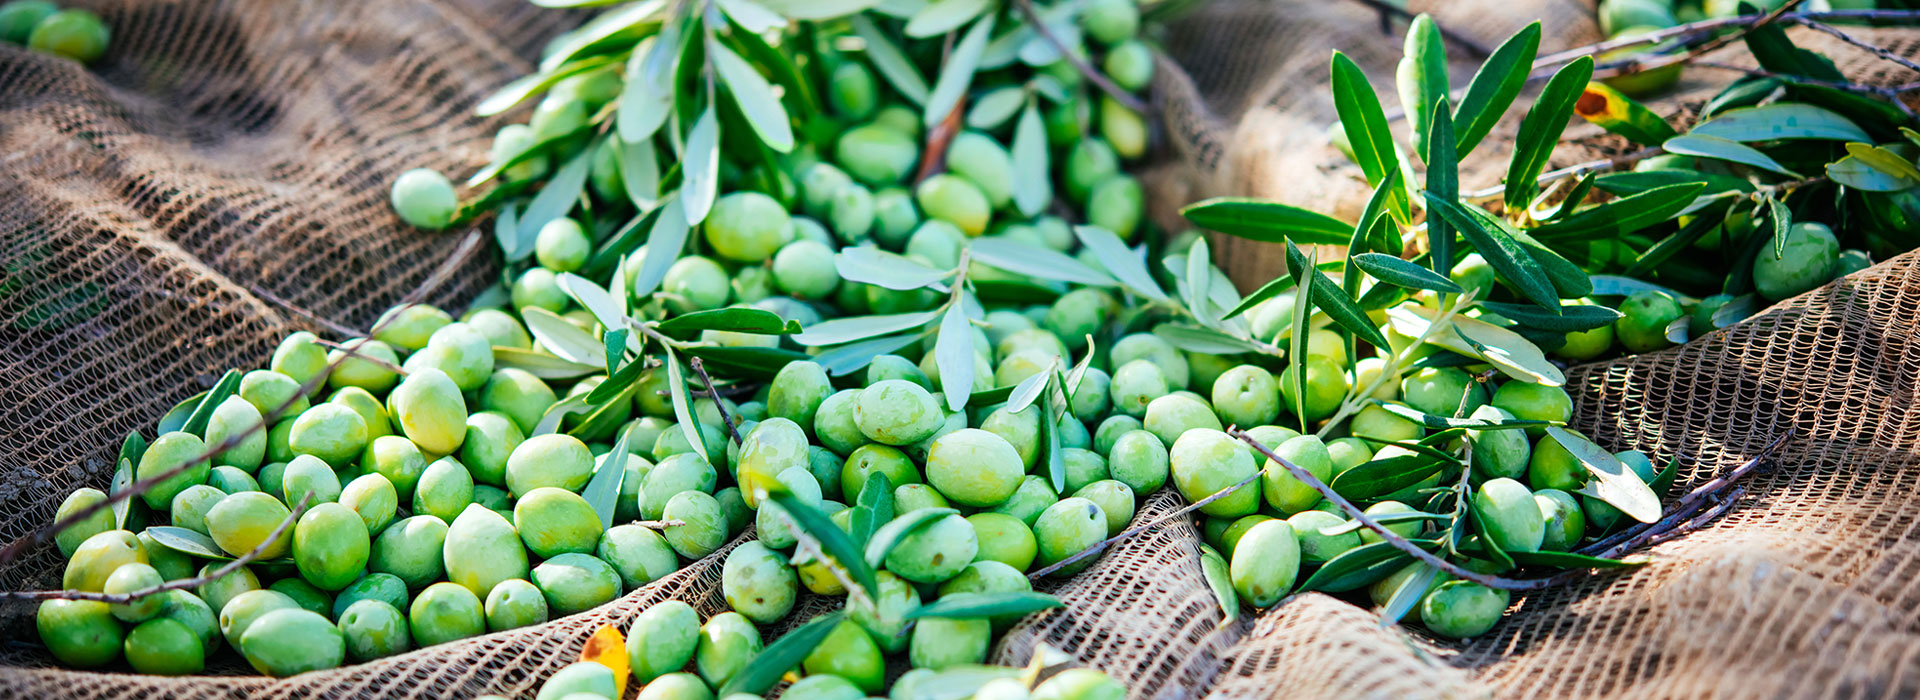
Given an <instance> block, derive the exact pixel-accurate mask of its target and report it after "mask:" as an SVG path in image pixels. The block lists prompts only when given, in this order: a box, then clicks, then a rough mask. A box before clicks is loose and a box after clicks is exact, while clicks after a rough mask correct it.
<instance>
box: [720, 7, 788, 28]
mask: <svg viewBox="0 0 1920 700" xmlns="http://www.w3.org/2000/svg"><path fill="white" fill-rule="evenodd" d="M714 4H715V5H719V6H720V11H721V12H725V13H727V17H729V18H732V19H733V21H735V22H738V23H740V26H741V27H743V28H745V29H746V30H747V31H749V32H753V33H755V34H760V33H762V32H766V31H770V30H774V29H783V28H785V27H786V26H787V20H786V18H785V17H781V16H780V14H779V13H777V12H774V11H773V10H770V9H767V7H766V6H765V5H762V4H760V3H757V2H754V1H753V0H714Z"/></svg>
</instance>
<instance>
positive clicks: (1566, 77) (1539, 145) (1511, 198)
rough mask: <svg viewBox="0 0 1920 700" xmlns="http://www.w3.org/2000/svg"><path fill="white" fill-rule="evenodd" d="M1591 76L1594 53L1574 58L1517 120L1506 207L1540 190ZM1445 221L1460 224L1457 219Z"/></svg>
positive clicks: (1519, 204)
mask: <svg viewBox="0 0 1920 700" xmlns="http://www.w3.org/2000/svg"><path fill="white" fill-rule="evenodd" d="M1592 77H1593V57H1592V56H1581V57H1580V58H1577V59H1574V60H1573V61H1572V62H1570V63H1568V64H1567V65H1565V66H1562V67H1561V68H1560V70H1559V71H1556V72H1555V73H1554V74H1553V77H1552V78H1551V79H1548V80H1547V86H1546V87H1545V88H1542V89H1541V90H1540V97H1539V98H1538V99H1536V100H1534V102H1533V106H1532V107H1529V108H1527V116H1526V117H1525V118H1524V119H1522V120H1520V134H1519V135H1518V136H1516V137H1515V138H1514V150H1513V160H1511V161H1510V162H1509V163H1508V165H1507V179H1506V182H1507V189H1506V205H1507V208H1508V209H1510V210H1519V209H1525V208H1526V206H1527V203H1528V202H1531V201H1533V195H1534V193H1536V192H1539V191H1540V183H1539V179H1540V172H1541V171H1542V170H1545V169H1546V167H1547V159H1548V158H1550V157H1552V156H1553V148H1554V146H1557V145H1559V143H1560V134H1561V132H1563V131H1565V130H1566V128H1567V120H1568V119H1570V118H1572V117H1573V108H1574V105H1575V104H1576V103H1578V102H1579V100H1580V95H1581V94H1583V91H1584V90H1585V88H1586V86H1587V83H1588V82H1589V80H1590V79H1591V78H1592ZM1469 91H1471V88H1469ZM1461 150H1462V151H1463V152H1464V151H1465V150H1466V149H1461ZM1429 199H1431V198H1429ZM1448 223H1452V224H1453V225H1455V226H1459V224H1458V223H1457V222H1452V221H1449V222H1448ZM1483 252H1484V251H1483Z"/></svg>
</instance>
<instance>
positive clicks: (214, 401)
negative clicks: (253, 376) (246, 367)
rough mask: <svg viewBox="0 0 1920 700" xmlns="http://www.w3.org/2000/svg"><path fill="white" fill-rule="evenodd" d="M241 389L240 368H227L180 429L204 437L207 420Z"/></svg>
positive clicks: (211, 418)
mask: <svg viewBox="0 0 1920 700" xmlns="http://www.w3.org/2000/svg"><path fill="white" fill-rule="evenodd" d="M239 390H240V370H237V369H230V370H227V373H226V374H223V375H220V381H218V382H215V383H214V385H213V388H212V389H209V390H208V391H207V395H206V398H203V399H201V400H200V405H198V406H195V407H194V409H193V414H192V415H190V416H187V422H186V424H185V425H182V426H180V430H182V431H184V432H188V433H192V434H194V435H199V436H202V437H204V436H205V435H206V434H207V422H208V421H211V420H213V410H214V409H216V408H219V407H220V404H222V403H224V402H226V400H227V399H229V398H232V397H233V395H234V393H235V392H238V391H239Z"/></svg>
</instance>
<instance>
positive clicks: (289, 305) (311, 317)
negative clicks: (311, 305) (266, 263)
mask: <svg viewBox="0 0 1920 700" xmlns="http://www.w3.org/2000/svg"><path fill="white" fill-rule="evenodd" d="M248 289H249V290H251V291H252V292H253V295H254V296H257V297H260V298H262V299H265V300H267V301H268V302H270V303H272V304H273V305H275V306H278V307H280V308H283V309H286V310H288V311H291V312H293V314H294V315H295V316H299V317H301V318H304V319H307V320H308V321H312V322H313V323H315V324H318V325H320V326H323V327H325V328H326V329H327V330H330V331H333V332H334V333H338V334H340V337H342V338H353V337H358V336H360V331H358V330H355V329H354V328H353V327H352V326H348V325H346V324H343V323H340V322H338V321H334V320H333V319H330V318H327V317H325V316H321V315H320V314H317V313H314V312H312V311H309V310H307V309H306V308H305V307H302V306H300V305H299V304H295V303H293V302H291V301H287V300H286V299H284V298H281V297H280V295H278V294H274V293H273V292H269V291H267V290H266V289H265V288H264V287H261V286H260V285H257V284H255V285H250V286H249V287H248Z"/></svg>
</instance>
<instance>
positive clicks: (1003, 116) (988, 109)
mask: <svg viewBox="0 0 1920 700" xmlns="http://www.w3.org/2000/svg"><path fill="white" fill-rule="evenodd" d="M983 67H984V66H983ZM1026 103H1027V90H1026V88H1023V87H1020V86H1018V85H1010V86H1007V87H1003V88H997V89H995V90H993V91H991V92H988V93H987V94H985V95H981V96H980V99H977V100H974V101H973V106H972V107H968V108H967V126H970V127H973V128H975V129H998V128H1000V125H1002V124H1005V123H1007V120H1008V119H1012V118H1013V115H1015V114H1019V113H1020V107H1021V105H1024V104H1026ZM1015 139H1016V141H1017V140H1018V137H1017V136H1016V137H1015ZM1015 148H1016V149H1017V148H1018V147H1017V146H1016V147H1015ZM1015 192H1018V190H1015ZM1029 216H1031V215H1029Z"/></svg>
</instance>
